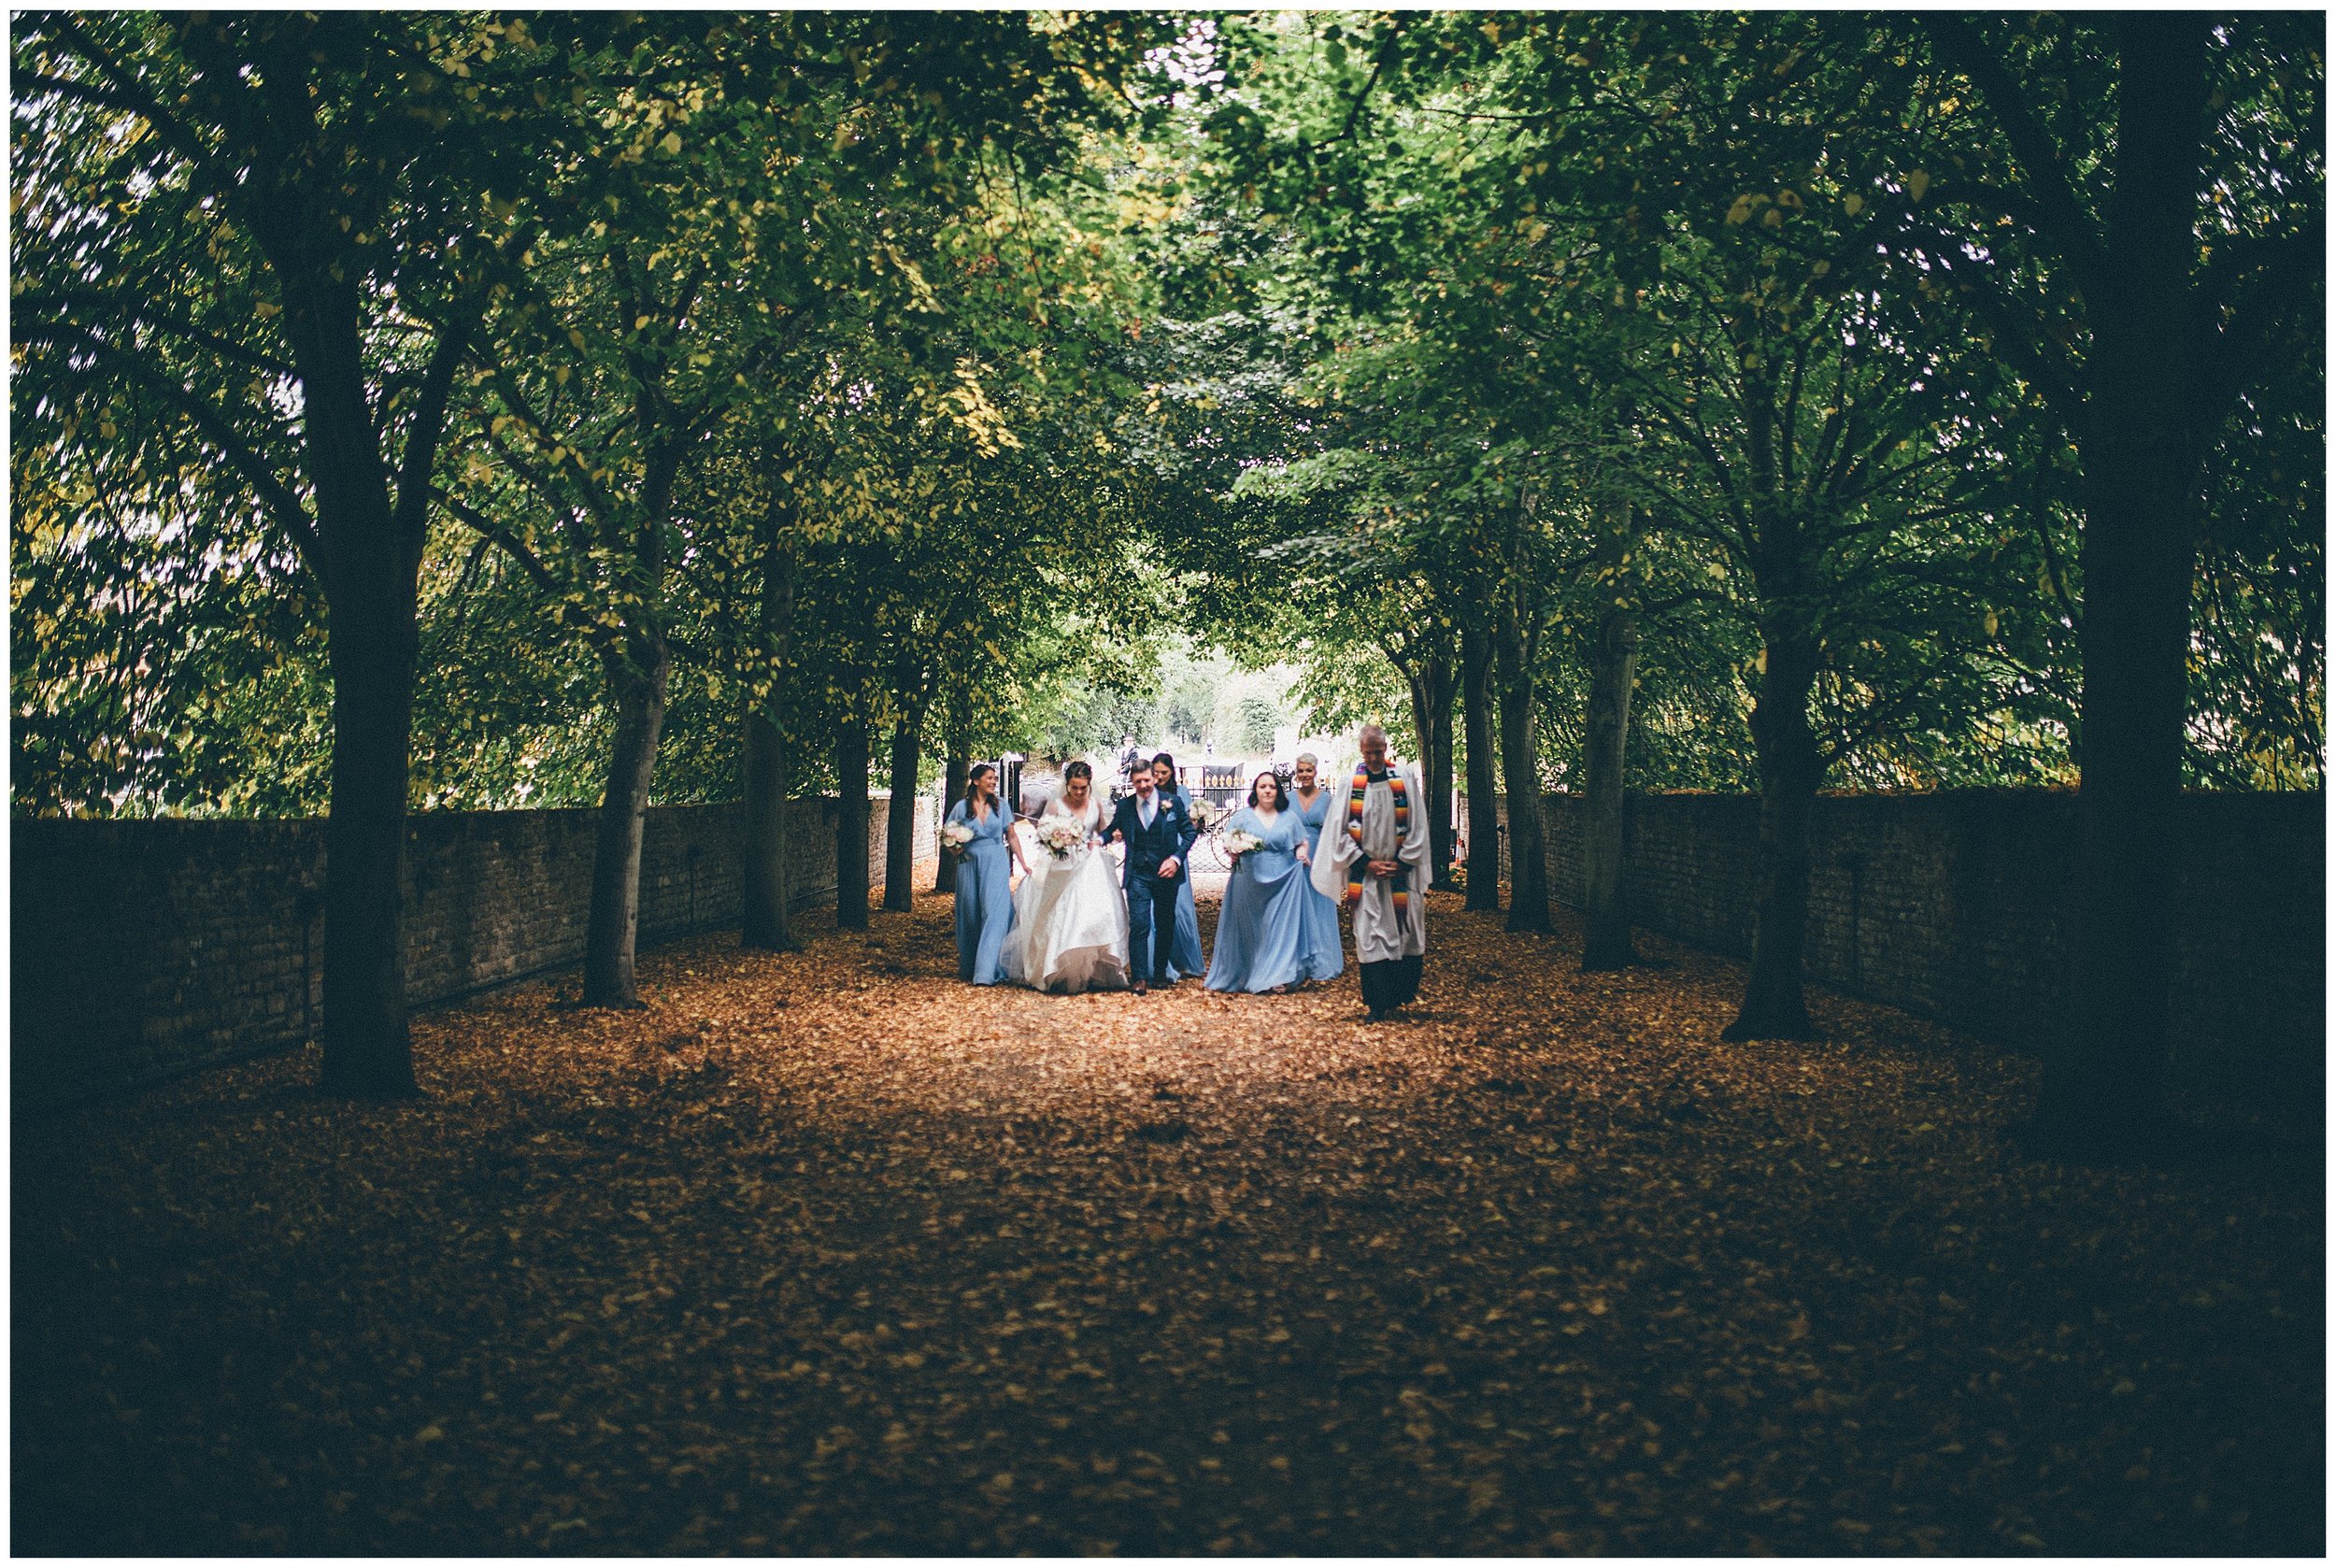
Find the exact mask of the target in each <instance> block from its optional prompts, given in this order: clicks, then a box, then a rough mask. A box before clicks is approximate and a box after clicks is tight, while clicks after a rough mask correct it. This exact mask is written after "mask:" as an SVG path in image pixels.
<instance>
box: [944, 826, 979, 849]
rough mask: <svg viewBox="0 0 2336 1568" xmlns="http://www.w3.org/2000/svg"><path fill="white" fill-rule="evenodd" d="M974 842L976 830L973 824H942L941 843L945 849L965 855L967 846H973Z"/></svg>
mask: <svg viewBox="0 0 2336 1568" xmlns="http://www.w3.org/2000/svg"><path fill="white" fill-rule="evenodd" d="M973 841H974V830H973V825H972V824H971V823H968V822H944V823H942V824H941V843H942V844H943V846H944V847H946V848H949V849H952V850H954V851H956V852H957V853H958V854H963V853H964V852H965V846H967V845H968V844H971V843H972V842H973Z"/></svg>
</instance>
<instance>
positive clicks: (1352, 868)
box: [1346, 767, 1411, 930]
mask: <svg viewBox="0 0 2336 1568" xmlns="http://www.w3.org/2000/svg"><path fill="white" fill-rule="evenodd" d="M1387 787H1388V788H1389V790H1390V791H1393V792H1394V795H1395V842H1396V845H1397V847H1398V848H1401V847H1402V845H1403V840H1404V839H1406V838H1408V837H1410V836H1411V796H1410V794H1409V792H1408V791H1405V789H1404V788H1403V775H1402V774H1400V773H1398V772H1396V771H1395V770H1394V769H1393V768H1389V769H1388V770H1387ZM1370 788H1371V774H1370V770H1369V769H1367V768H1360V767H1359V768H1357V769H1355V783H1354V788H1353V789H1351V790H1349V791H1347V792H1346V836H1347V838H1349V839H1350V840H1352V841H1353V843H1354V846H1355V848H1357V849H1358V850H1360V848H1362V800H1363V796H1364V794H1365V793H1366V792H1368V791H1369V790H1370ZM1362 874H1363V857H1362V856H1361V855H1360V854H1358V855H1356V856H1355V858H1354V860H1353V861H1352V862H1350V863H1349V864H1348V865H1347V868H1346V907H1347V908H1348V909H1352V908H1354V907H1355V905H1358V904H1360V903H1361V902H1362ZM1388 881H1389V884H1390V889H1391V891H1393V892H1394V894H1395V924H1396V926H1397V928H1398V929H1402V930H1408V929H1409V927H1410V911H1411V873H1410V872H1409V871H1408V870H1406V869H1403V868H1402V866H1401V864H1400V862H1399V864H1398V869H1397V870H1396V873H1395V875H1394V876H1393V877H1389V878H1388Z"/></svg>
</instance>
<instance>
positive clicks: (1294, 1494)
mask: <svg viewBox="0 0 2336 1568" xmlns="http://www.w3.org/2000/svg"><path fill="white" fill-rule="evenodd" d="M948 912H949V906H948V903H947V900H946V899H939V898H933V897H926V898H922V899H920V900H919V903H918V906H917V908H916V910H915V911H914V912H913V913H910V914H900V915H883V914H879V915H878V916H876V919H875V922H874V926H873V929H872V930H871V931H870V932H869V933H867V934H864V935H856V934H835V933H833V931H832V930H831V929H830V928H829V926H828V923H827V920H826V918H825V917H823V916H822V917H819V918H818V919H814V920H813V921H812V922H810V927H809V929H810V930H811V933H812V934H813V936H814V940H813V943H812V946H811V948H810V949H809V950H808V951H806V952H804V953H800V954H792V955H787V956H783V957H774V956H769V955H749V954H742V953H740V952H738V951H737V950H736V949H735V948H734V946H733V945H732V944H731V943H730V942H728V941H726V940H720V939H706V940H703V941H698V942H694V943H691V944H688V945H685V946H682V947H678V948H669V949H666V950H664V951H662V952H660V953H656V954H653V955H649V956H648V958H647V959H646V960H645V962H644V964H643V970H642V973H643V976H644V979H645V982H646V987H645V994H646V996H647V999H648V1004H649V1005H648V1007H647V1008H646V1009H645V1010H643V1011H640V1012H636V1013H606V1012H597V1011H584V1010H577V1009H573V1008H568V1007H564V1006H563V1005H560V998H561V997H562V996H563V994H565V993H569V992H572V991H573V987H574V981H573V979H572V978H570V979H567V980H563V981H562V982H559V983H556V984H550V985H531V986H526V987H522V988H519V989H516V990H513V991H508V992H506V993H504V994H502V995H499V996H496V997H493V998H491V999H488V1000H485V1001H483V1002H479V1003H477V1004H474V1005H469V1006H466V1007H463V1008H462V1009H459V1010H455V1011H450V1012H444V1013H438V1014H433V1015H430V1016H428V1017H425V1018H423V1019H420V1020H418V1023H417V1028H416V1034H417V1039H418V1043H419V1048H420V1065H421V1070H422V1075H423V1077H424V1080H425V1083H426V1085H427V1087H428V1090H429V1094H430V1098H429V1099H428V1100H426V1101H425V1102H423V1103H420V1104H418V1105H402V1106H389V1107H376V1106H354V1107H352V1106H348V1105H337V1104H333V1103H329V1102H324V1101H320V1100H319V1099H317V1098H315V1097H314V1096H313V1095H311V1094H310V1093H309V1092H307V1091H306V1090H305V1089H304V1088H302V1087H301V1086H302V1085H303V1084H304V1083H305V1082H307V1081H311V1080H312V1079H313V1076H314V1072H315V1061H314V1059H313V1057H312V1056H294V1057H289V1058H284V1059H279V1060H277V1061H272V1062H259V1063H252V1064H249V1065H246V1066H242V1067H238V1068H235V1069H232V1070H229V1071H224V1072H221V1073H216V1074H213V1075H210V1076H207V1077H205V1078H203V1079H202V1080H200V1081H199V1082H196V1083H192V1084H188V1085H182V1086H178V1087H176V1088H172V1089H168V1090H159V1091H156V1092H153V1093H150V1094H149V1095H146V1096H145V1097H143V1098H141V1099H139V1100H137V1101H135V1102H134V1103H130V1104H126V1105H107V1106H102V1107H93V1108H90V1109H87V1110H84V1111H81V1112H78V1113H71V1114H67V1115H64V1116H62V1117H58V1118H55V1119H51V1120H49V1121H46V1122H44V1123H43V1124H41V1125H38V1126H31V1127H24V1128H21V1129H19V1131H18V1134H17V1177H16V1181H17V1206H16V1323H17V1329H16V1358H15V1369H16V1373H15V1376H16V1401H17V1404H16V1429H15V1430H16V1439H17V1441H16V1486H15V1492H14V1507H15V1519H16V1532H17V1533H16V1539H15V1542H14V1545H15V1547H17V1549H18V1550H20V1551H32V1552H48V1551H64V1550H83V1551H107V1552H136V1551H228V1552H233V1551H239V1550H253V1549H266V1550H293V1551H301V1550H307V1551H326V1552H335V1551H343V1552H345V1551H367V1550H391V1551H401V1552H416V1553H439V1552H445V1553H470V1552H487V1553H492V1552H504V1551H534V1550H544V1549H548V1550H554V1551H561V1552H580V1553H597V1552H604V1551H608V1552H621V1551H674V1552H688V1551H697V1550H705V1549H726V1550H743V1551H772V1552H855V1551H879V1552H882V1551H892V1552H921V1551H966V1552H986V1551H1000V1550H1004V1551H1014V1550H1030V1551H1039V1552H1069V1551H1088V1550H1099V1549H1104V1550H1118V1551H1122V1552H1132V1553H1155V1552H1157V1553H1181V1552H1194V1551H1204V1550H1218V1551H1230V1552H1241V1553H1266V1552H1285V1551H1298V1552H1325V1551H1359V1550H1380V1549H1390V1548H1391V1549H1395V1550H1401V1551H1415V1552H1416V1551H1426V1552H1439V1553H1479V1552H1487V1553H1488V1552H1503V1551H1514V1550H1524V1551H1536V1550H1541V1551H1545V1550H1568V1549H1573V1550H1603V1551H1655V1552H1673V1553H1693V1552H1705V1551H1710V1552H1737V1551H1746V1550H1759V1549H1768V1550H1775V1551H1796V1552H1813V1551H1814V1552H1832V1551H1853V1552H1856V1551H1876V1552H1902V1551H1922V1550H1928V1551H1947V1552H1958V1553H1990V1552H2006V1551H2008V1552H2020V1551H2038V1550H2042V1551H2049V1552H2060V1553H2084V1552H2101V1551H2106V1552H2174V1553H2180V1552H2197V1551H2233V1552H2249V1551H2286V1552H2299V1553H2316V1552H2317V1550H2318V1549H2319V1541H2320V1528H2321V1526H2320V1519H2321V1503H2320V1498H2321V1475H2322V1463H2323V1455H2324V1447H2323V1442H2322V1438H2321V1435H2320V1434H2321V1411H2322V1403H2321V1400H2322V1384H2321V1364H2322V1363H2321V1358H2320V1334H2321V1323H2322V1290H2321V1267H2322V1263H2321V1247H2320V1233H2321V1198H2320V1193H2319V1190H2318V1189H2317V1187H2316V1185H2314V1184H2299V1185H2295V1186H2291V1187H2286V1188H2277V1187H2274V1188H2272V1189H2268V1190H2266V1189H2265V1188H2263V1186H2262V1185H2261V1183H2260V1182H2259V1181H2254V1180H2248V1181H2241V1180H2239V1179H2237V1178H2234V1177H2227V1176H2198V1175H2186V1176H2171V1175H2158V1174H2148V1173H2131V1172H2127V1173H2090V1172H2072V1171H2066V1170H2062V1169H2059V1168H2058V1167H2055V1166H2051V1165H2045V1164H2040V1163H2035V1162H2027V1161H2023V1160H2022V1159H2020V1158H2018V1157H2017V1156H2016V1154H2015V1153H2014V1152H2012V1150H2011V1149H2010V1147H2009V1146H2008V1145H2007V1143H2006V1141H2005V1139H2004V1137H2003V1135H2002V1130H2003V1128H2004V1127H2005V1125H2006V1124H2007V1122H2009V1121H2010V1120H2011V1119H2014V1118H2015V1117H2016V1115H2018V1114H2019V1113H2020V1112H2021V1111H2022V1110H2023V1109H2024V1107H2025V1105H2026V1104H2027V1102H2028V1098H2029V1096H2030V1094H2031V1092H2032V1088H2033V1078H2034V1068H2033V1063H2032V1062H2026V1061H2024V1060H2021V1059H2019V1058H2016V1057H2010V1056H2006V1055H2004V1054H2002V1053H2001V1052H1998V1051H1995V1050H1992V1049H1983V1048H1977V1047H1975V1046H1973V1045H1971V1044H1970V1043H1968V1042H1964V1041H1959V1040H1958V1039H1957V1038H1955V1037H1954V1036H1951V1035H1948V1034H1946V1033H1944V1032H1941V1031H1938V1030H1935V1029H1932V1028H1930V1027H1928V1026H1926V1025H1923V1024H1920V1023H1917V1022H1915V1021H1913V1020H1910V1019H1906V1018H1905V1017H1903V1016H1902V1015H1900V1014H1896V1013H1892V1012H1890V1011H1888V1010H1887V1009H1883V1008H1878V1007H1869V1006H1865V1005H1859V1004H1856V1003H1851V1002H1846V1001H1843V1000H1840V999H1838V998H1830V997H1824V996H1819V997H1818V998H1817V999H1816V1005H1817V1008H1818V1012H1819V1016H1820V1018H1821V1019H1823V1020H1824V1021H1825V1023H1826V1024H1827V1026H1828V1028H1829V1030H1830V1032H1831V1034H1832V1037H1831V1038H1830V1040H1828V1041H1826V1042H1824V1043H1820V1044H1814V1045H1784V1044H1754V1045H1748V1046H1741V1047H1734V1046H1728V1047H1723V1046H1720V1045H1718V1044H1716V1035H1717V1033H1718V1030H1719V1028H1720V1026H1721V1025H1722V1024H1724V1023H1725V1022H1726V1021H1727V1019H1729V1018H1730V1017H1731V1016H1732V1010H1733V1009H1732V1004H1733V1002H1734V1000H1735V997H1736V994H1737V989H1736V988H1738V987H1739V986H1740V984H1741V970H1740V969H1739V968H1737V967H1736V966H1734V965H1732V964H1729V963H1726V962H1721V961H1718V960H1715V959H1711V958H1708V957H1705V956H1702V955H1698V954H1694V953H1690V952H1687V951H1684V950H1681V949H1677V948H1670V947H1668V946H1665V945H1662V944H1659V943H1652V942H1649V943H1648V944H1647V946H1648V947H1649V948H1654V949H1655V950H1657V951H1659V953H1660V954H1661V956H1663V957H1664V958H1665V959H1666V960H1667V961H1668V966H1666V967H1662V968H1652V969H1644V970H1638V971H1632V972H1630V973H1627V974H1623V975H1617V976H1583V975H1580V974H1578V973H1576V972H1575V971H1574V968H1573V954H1574V938H1573V935H1572V934H1571V933H1567V934H1561V935H1560V937H1558V938H1554V939H1553V938H1511V937H1508V936H1505V935H1504V934H1502V933H1501V932H1500V931H1499V930H1498V928H1497V925H1496V924H1495V923H1494V922H1492V921H1490V920H1488V919H1484V918H1482V917H1478V916H1470V915H1464V914H1462V913H1460V908H1459V902H1458V900H1457V898H1456V897H1454V896H1452V895H1448V894H1444V893H1438V894H1436V895H1435V896H1434V902H1433V906H1432V925H1431V934H1432V938H1433V941H1434V946H1433V950H1432V953H1431V955H1430V960H1429V964H1428V971H1427V981H1426V986H1425V989H1424V991H1423V993H1422V997H1421V1001H1420V1004H1419V1005H1418V1006H1417V1007H1416V1008H1415V1009H1413V1010H1412V1012H1411V1014H1410V1015H1409V1016H1408V1017H1406V1018H1405V1019H1403V1020H1402V1021H1399V1022H1396V1023H1392V1024H1389V1025H1387V1026H1384V1027H1380V1028H1367V1027H1365V1026H1363V1024H1362V1022H1361V1019H1360V1013H1361V1007H1360V1000H1359V998H1358V997H1357V995H1356V994H1355V989H1354V978H1353V975H1352V972H1351V970H1350V971H1349V973H1348V975H1347V976H1346V978H1345V979H1344V980H1342V981H1341V982H1339V983H1337V984H1334V985H1332V986H1330V987H1326V988H1316V989H1312V990H1309V991H1301V992H1298V993H1294V994H1291V995H1288V996H1279V997H1217V996H1211V995H1207V994H1205V993H1204V992H1202V991H1200V990H1199V989H1198V988H1197V987H1196V986H1195V985H1193V984H1191V983H1190V982H1188V983H1187V984H1185V985H1184V986H1182V987H1179V988H1177V989H1176V990H1175V991H1173V992H1169V993H1165V994H1160V993H1155V994H1154V995H1152V996H1150V997H1147V998H1136V997H1132V996H1127V995H1108V996H1094V997H1079V998H1057V997H1043V996H1039V995H1036V994H1033V993H1031V992H1028V991H1012V990H1004V989H998V990H976V989H973V988H969V987H963V986H960V985H958V984H957V983H956V982H955V981H954V979H953V978H952V976H953V975H954V962H955V958H954V953H953V950H952V948H951V947H950V945H949V939H948V928H947V920H948ZM1213 916H1214V909H1213V906H1211V905H1206V904H1204V907H1203V920H1204V926H1206V925H1207V924H1209V923H1210V922H1211V921H1212V920H1213ZM19 1048H20V1049H21V1048H25V1045H24V1043H23V1042H21V1041H20V1042H19Z"/></svg>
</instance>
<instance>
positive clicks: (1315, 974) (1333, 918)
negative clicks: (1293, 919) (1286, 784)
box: [1290, 785, 1346, 980]
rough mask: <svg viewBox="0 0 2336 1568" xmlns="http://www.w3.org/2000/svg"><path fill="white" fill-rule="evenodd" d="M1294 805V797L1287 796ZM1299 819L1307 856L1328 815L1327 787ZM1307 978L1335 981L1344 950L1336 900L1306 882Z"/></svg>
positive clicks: (1319, 837) (1300, 810)
mask: <svg viewBox="0 0 2336 1568" xmlns="http://www.w3.org/2000/svg"><path fill="white" fill-rule="evenodd" d="M1290 800H1291V801H1292V803H1293V804H1294V803H1295V802H1296V800H1297V797H1296V796H1295V795H1292V796H1291V797H1290ZM1297 813H1298V820H1299V821H1300V822H1301V823H1302V824H1303V826H1304V828H1305V836H1306V845H1307V851H1306V852H1307V853H1308V854H1311V853H1313V852H1314V849H1313V847H1314V846H1316V845H1318V844H1320V843H1321V842H1322V824H1323V822H1324V821H1325V820H1328V819H1329V817H1330V814H1331V791H1330V788H1329V787H1328V786H1327V785H1326V786H1324V787H1322V788H1320V789H1318V790H1316V791H1314V804H1313V805H1307V806H1298V807H1297ZM1305 888H1306V896H1305V911H1306V978H1307V979H1309V980H1329V979H1335V978H1336V977H1337V976H1338V975H1339V974H1340V972H1342V971H1343V970H1345V968H1346V948H1344V947H1343V946H1342V945H1341V944H1340V942H1339V939H1338V900H1336V899H1334V898H1324V897H1323V896H1322V895H1321V894H1320V893H1318V892H1316V891H1314V884H1313V883H1312V882H1311V881H1308V882H1306V884H1305Z"/></svg>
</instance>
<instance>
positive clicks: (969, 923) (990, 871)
mask: <svg viewBox="0 0 2336 1568" xmlns="http://www.w3.org/2000/svg"><path fill="white" fill-rule="evenodd" d="M949 820H950V821H952V822H962V823H964V824H965V825H966V826H967V827H969V828H971V829H973V830H974V841H973V842H972V843H971V844H968V845H967V846H965V856H964V859H963V860H961V861H960V862H958V867H957V977H958V978H959V979H961V980H970V981H971V982H973V983H974V984H975V985H977V986H994V985H996V984H998V983H999V982H1000V981H1001V980H1004V978H1005V934H1006V933H1007V932H1009V931H1012V930H1013V929H1014V891H1013V878H1012V876H1011V866H1012V859H1013V857H1012V855H1011V853H1010V852H1009V851H1008V850H1007V848H1006V847H1005V825H1006V823H1008V822H1010V821H1012V820H1013V813H1011V812H1009V811H1007V810H1006V809H1005V808H1004V805H997V806H993V807H992V808H991V809H990V814H989V816H988V817H987V818H981V817H976V816H975V815H974V814H973V813H972V812H971V811H970V810H968V809H967V808H966V803H965V802H964V801H959V802H958V803H957V804H956V805H953V806H951V807H949Z"/></svg>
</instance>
